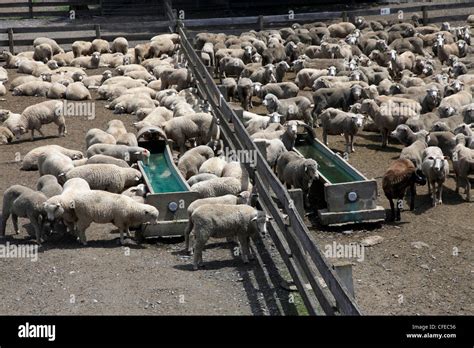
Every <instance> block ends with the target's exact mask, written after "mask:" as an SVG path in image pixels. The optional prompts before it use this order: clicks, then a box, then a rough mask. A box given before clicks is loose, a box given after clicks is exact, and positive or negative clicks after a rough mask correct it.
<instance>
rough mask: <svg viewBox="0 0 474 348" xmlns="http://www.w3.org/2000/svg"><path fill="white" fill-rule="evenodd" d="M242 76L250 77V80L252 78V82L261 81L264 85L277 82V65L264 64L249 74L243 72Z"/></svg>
mask: <svg viewBox="0 0 474 348" xmlns="http://www.w3.org/2000/svg"><path fill="white" fill-rule="evenodd" d="M241 77H248V78H249V79H250V80H252V82H259V83H261V84H263V85H266V84H267V83H275V82H277V80H276V76H275V66H274V65H273V64H267V65H265V66H262V67H260V68H258V69H256V70H255V71H254V72H253V73H251V74H250V75H249V76H247V75H246V74H244V73H243V72H242V74H241Z"/></svg>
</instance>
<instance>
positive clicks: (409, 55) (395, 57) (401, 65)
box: [390, 50, 415, 77]
mask: <svg viewBox="0 0 474 348" xmlns="http://www.w3.org/2000/svg"><path fill="white" fill-rule="evenodd" d="M390 64H391V68H392V71H393V74H394V76H395V77H398V76H400V75H401V74H400V73H401V72H402V71H403V70H405V69H407V70H412V69H413V66H414V65H415V55H414V54H413V52H410V51H407V52H403V53H402V54H398V53H397V51H396V50H392V51H390Z"/></svg>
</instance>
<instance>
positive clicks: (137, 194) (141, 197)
mask: <svg viewBox="0 0 474 348" xmlns="http://www.w3.org/2000/svg"><path fill="white" fill-rule="evenodd" d="M147 193H148V191H147V188H146V185H145V184H140V185H137V186H132V187H129V188H128V189H126V190H125V191H123V192H122V193H121V194H122V195H124V196H127V197H130V198H132V199H133V200H134V201H135V202H138V203H143V204H144V203H145V198H146V195H147Z"/></svg>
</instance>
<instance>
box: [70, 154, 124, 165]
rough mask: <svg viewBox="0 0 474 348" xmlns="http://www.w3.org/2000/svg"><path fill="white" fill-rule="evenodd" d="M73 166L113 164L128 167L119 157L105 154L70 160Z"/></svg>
mask: <svg viewBox="0 0 474 348" xmlns="http://www.w3.org/2000/svg"><path fill="white" fill-rule="evenodd" d="M72 162H73V164H74V167H79V166H82V165H85V164H114V165H116V166H117V167H121V168H130V165H129V164H128V163H127V162H126V161H124V160H123V159H120V158H115V157H111V156H107V155H94V156H92V157H90V158H84V159H81V160H76V161H72Z"/></svg>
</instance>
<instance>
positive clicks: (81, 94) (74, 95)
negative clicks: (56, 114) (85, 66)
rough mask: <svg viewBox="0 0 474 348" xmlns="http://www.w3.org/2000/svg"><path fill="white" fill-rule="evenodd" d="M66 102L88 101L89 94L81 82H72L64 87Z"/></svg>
mask: <svg viewBox="0 0 474 348" xmlns="http://www.w3.org/2000/svg"><path fill="white" fill-rule="evenodd" d="M66 99H67V100H90V99H92V97H91V93H90V92H89V90H88V89H87V88H86V87H85V86H84V84H83V83H82V82H74V83H71V84H69V85H68V86H67V87H66Z"/></svg>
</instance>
